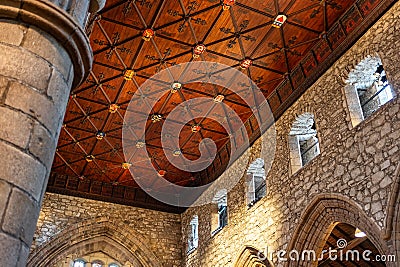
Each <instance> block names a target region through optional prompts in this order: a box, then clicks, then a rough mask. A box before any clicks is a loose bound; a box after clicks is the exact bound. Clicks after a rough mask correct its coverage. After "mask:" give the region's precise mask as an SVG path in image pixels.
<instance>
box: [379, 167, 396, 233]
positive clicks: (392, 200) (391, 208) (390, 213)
mask: <svg viewBox="0 0 400 267" xmlns="http://www.w3.org/2000/svg"><path fill="white" fill-rule="evenodd" d="M399 195H400V163H399V164H398V165H397V167H396V170H395V172H394V181H393V185H392V190H391V191H390V195H389V202H388V205H387V208H386V227H385V229H384V231H383V239H385V240H390V239H391V238H392V231H393V228H394V227H393V222H394V219H395V212H396V208H397V207H398V205H399V200H398V198H399ZM395 230H397V229H395Z"/></svg>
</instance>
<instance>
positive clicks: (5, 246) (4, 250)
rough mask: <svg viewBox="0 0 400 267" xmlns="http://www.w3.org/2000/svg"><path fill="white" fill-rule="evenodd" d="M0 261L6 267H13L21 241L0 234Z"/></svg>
mask: <svg viewBox="0 0 400 267" xmlns="http://www.w3.org/2000/svg"><path fill="white" fill-rule="evenodd" d="M0 242H1V246H0V259H1V260H2V262H7V264H8V266H15V264H16V262H17V260H18V255H19V251H20V246H21V244H20V243H21V241H19V240H18V239H15V238H13V237H11V236H9V235H7V234H5V233H2V232H0Z"/></svg>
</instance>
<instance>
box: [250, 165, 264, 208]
mask: <svg viewBox="0 0 400 267" xmlns="http://www.w3.org/2000/svg"><path fill="white" fill-rule="evenodd" d="M246 189H247V192H246V193H247V194H246V195H247V205H248V206H249V207H251V206H253V205H254V203H256V202H257V201H258V200H260V199H261V198H263V197H264V196H265V195H266V193H267V185H266V180H265V169H264V160H263V159H261V158H258V159H256V160H255V161H254V162H253V163H251V164H250V166H249V169H248V170H247V179H246Z"/></svg>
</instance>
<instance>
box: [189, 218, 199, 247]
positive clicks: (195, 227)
mask: <svg viewBox="0 0 400 267" xmlns="http://www.w3.org/2000/svg"><path fill="white" fill-rule="evenodd" d="M198 245H199V217H198V216H197V215H195V216H193V219H192V220H191V221H190V226H189V235H188V253H190V252H192V251H193V250H195V249H196V248H197V247H198Z"/></svg>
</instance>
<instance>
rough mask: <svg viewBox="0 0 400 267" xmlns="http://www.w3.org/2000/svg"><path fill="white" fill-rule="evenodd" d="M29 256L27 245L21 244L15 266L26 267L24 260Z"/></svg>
mask: <svg viewBox="0 0 400 267" xmlns="http://www.w3.org/2000/svg"><path fill="white" fill-rule="evenodd" d="M28 256H29V246H26V245H24V244H22V246H21V250H20V254H19V259H18V262H17V267H26V262H27V260H28Z"/></svg>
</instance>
